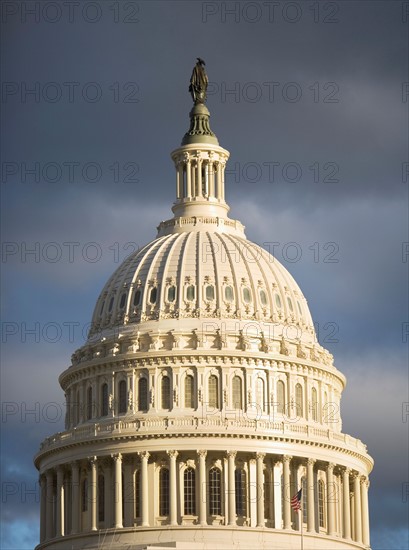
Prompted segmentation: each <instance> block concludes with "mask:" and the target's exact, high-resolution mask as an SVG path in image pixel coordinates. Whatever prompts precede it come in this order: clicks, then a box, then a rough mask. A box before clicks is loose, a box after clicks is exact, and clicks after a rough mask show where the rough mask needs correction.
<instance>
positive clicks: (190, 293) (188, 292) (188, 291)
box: [186, 285, 196, 302]
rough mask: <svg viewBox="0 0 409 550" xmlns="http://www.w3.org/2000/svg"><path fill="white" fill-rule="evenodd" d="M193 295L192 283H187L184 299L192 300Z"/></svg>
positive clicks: (194, 293)
mask: <svg viewBox="0 0 409 550" xmlns="http://www.w3.org/2000/svg"><path fill="white" fill-rule="evenodd" d="M195 295H196V292H195V287H194V285H189V286H188V287H187V288H186V300H188V301H189V302H193V300H194V299H195Z"/></svg>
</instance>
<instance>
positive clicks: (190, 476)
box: [183, 468, 196, 516]
mask: <svg viewBox="0 0 409 550" xmlns="http://www.w3.org/2000/svg"><path fill="white" fill-rule="evenodd" d="M183 489H184V511H185V515H186V516H195V515H196V472H195V470H194V469H193V468H186V470H185V472H184V474H183Z"/></svg>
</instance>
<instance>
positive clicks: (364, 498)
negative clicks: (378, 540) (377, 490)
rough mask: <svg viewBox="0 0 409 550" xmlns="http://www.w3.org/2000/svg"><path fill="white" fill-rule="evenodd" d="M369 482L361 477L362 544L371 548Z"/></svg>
mask: <svg viewBox="0 0 409 550" xmlns="http://www.w3.org/2000/svg"><path fill="white" fill-rule="evenodd" d="M368 488H369V480H368V478H366V477H365V476H362V477H361V506H362V542H363V543H364V544H365V545H366V546H369V543H370V540H369V509H368Z"/></svg>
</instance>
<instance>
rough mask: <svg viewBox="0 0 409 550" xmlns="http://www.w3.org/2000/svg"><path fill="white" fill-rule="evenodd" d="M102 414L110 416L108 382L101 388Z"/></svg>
mask: <svg viewBox="0 0 409 550" xmlns="http://www.w3.org/2000/svg"><path fill="white" fill-rule="evenodd" d="M101 416H108V384H102V388H101Z"/></svg>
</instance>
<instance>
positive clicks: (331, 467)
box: [327, 462, 336, 472]
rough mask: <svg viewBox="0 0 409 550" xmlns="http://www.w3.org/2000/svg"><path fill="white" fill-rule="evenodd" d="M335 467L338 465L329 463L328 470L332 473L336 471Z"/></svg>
mask: <svg viewBox="0 0 409 550" xmlns="http://www.w3.org/2000/svg"><path fill="white" fill-rule="evenodd" d="M335 466H336V464H334V463H333V462H328V464H327V470H328V471H331V472H332V471H333V470H334V468H335Z"/></svg>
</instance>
